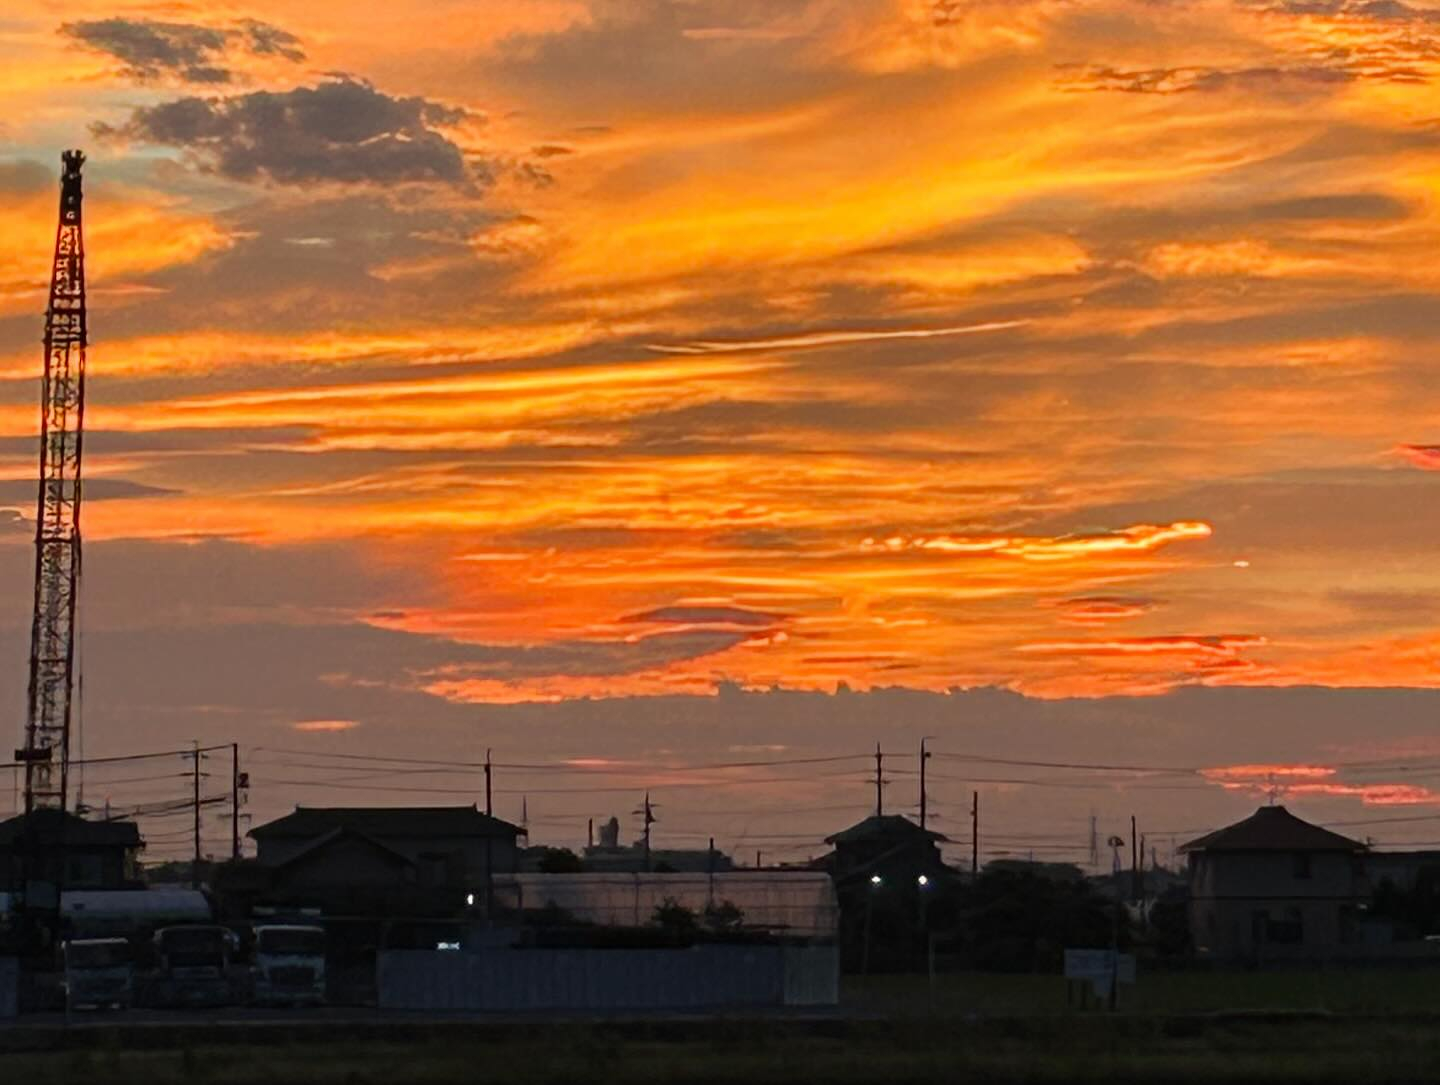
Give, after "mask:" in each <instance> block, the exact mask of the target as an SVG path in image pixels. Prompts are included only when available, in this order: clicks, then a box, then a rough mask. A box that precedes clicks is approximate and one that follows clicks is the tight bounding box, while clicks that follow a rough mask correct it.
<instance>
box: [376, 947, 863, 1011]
mask: <svg viewBox="0 0 1440 1085" xmlns="http://www.w3.org/2000/svg"><path fill="white" fill-rule="evenodd" d="M839 984H840V961H839V954H838V951H837V950H836V948H835V947H834V946H833V945H829V946H764V945H749V946H745V945H739V946H736V945H700V946H693V947H690V948H687V949H623V950H613V949H482V950H479V951H475V952H469V951H463V952H462V951H447V950H386V951H384V952H382V953H381V954H380V955H379V961H378V985H379V991H378V995H379V1003H380V1005H381V1006H382V1007H384V1008H386V1009H396V1010H494V1011H516V1010H656V1009H668V1010H704V1009H724V1008H738V1007H764V1006H833V1005H835V1004H836V1003H837V1002H838V1001H839Z"/></svg>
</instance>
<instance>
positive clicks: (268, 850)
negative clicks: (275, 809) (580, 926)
mask: <svg viewBox="0 0 1440 1085" xmlns="http://www.w3.org/2000/svg"><path fill="white" fill-rule="evenodd" d="M519 833H520V829H519V828H518V827H517V826H515V825H511V824H510V823H508V822H505V821H501V820H500V819H499V818H494V817H490V816H488V815H486V814H482V813H480V811H479V810H477V809H476V808H475V807H474V806H455V807H365V808H322V807H303V806H302V807H297V808H296V810H295V812H294V813H292V814H287V815H286V816H285V817H282V818H279V819H277V820H275V821H272V822H269V823H268V824H265V825H261V826H258V827H257V828H255V829H252V830H251V832H250V836H252V837H253V838H254V839H255V842H256V847H257V853H258V854H257V858H256V861H255V862H254V863H247V864H242V865H241V866H239V867H237V868H236V869H235V870H234V871H233V872H231V873H229V874H228V875H226V876H224V877H222V878H221V881H220V885H219V888H220V889H221V890H222V891H225V890H227V889H230V890H232V891H234V892H236V893H242V894H244V895H246V896H248V897H249V898H250V900H251V902H252V903H265V904H269V905H289V906H293V907H301V906H306V907H318V908H320V909H321V910H322V911H323V912H324V914H326V915H347V914H349V915H396V916H404V915H432V916H441V915H453V914H455V913H456V912H458V911H459V910H460V909H462V908H464V907H467V906H470V905H473V904H474V903H475V902H476V901H478V900H482V899H483V898H484V895H485V894H486V892H487V891H488V889H489V887H490V884H491V882H492V879H493V878H494V877H499V876H508V875H512V874H514V873H515V870H516V866H517V856H518V850H517V848H516V837H517V836H518V835H519Z"/></svg>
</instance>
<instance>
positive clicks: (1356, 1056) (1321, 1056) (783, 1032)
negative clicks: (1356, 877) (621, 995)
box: [0, 970, 1440, 1085]
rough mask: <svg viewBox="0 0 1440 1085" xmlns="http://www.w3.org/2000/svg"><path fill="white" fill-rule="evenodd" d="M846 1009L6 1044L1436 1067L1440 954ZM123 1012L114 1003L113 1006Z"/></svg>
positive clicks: (1167, 1072) (510, 1055)
mask: <svg viewBox="0 0 1440 1085" xmlns="http://www.w3.org/2000/svg"><path fill="white" fill-rule="evenodd" d="M845 988H846V989H845V1007H846V1009H847V1011H849V1012H848V1013H847V1014H846V1015H842V1016H839V1017H835V1018H818V1019H805V1020H784V1019H770V1020H728V1019H718V1020H703V1019H675V1020H669V1021H658V1022H640V1021H629V1022H623V1023H609V1024H605V1023H586V1022H557V1023H553V1024H537V1023H496V1022H486V1023H481V1024H475V1023H469V1024H466V1023H449V1024H443V1025H442V1024H430V1023H427V1021H426V1019H425V1018H423V1017H418V1016H417V1017H416V1018H415V1019H414V1020H413V1021H411V1022H407V1023H404V1024H402V1025H399V1026H394V1025H393V1024H392V1025H386V1026H383V1027H382V1026H379V1025H376V1026H370V1025H367V1024H365V1023H363V1022H354V1021H351V1022H348V1023H345V1022H342V1023H337V1024H336V1025H335V1026H334V1028H333V1029H332V1028H329V1027H324V1028H318V1029H317V1028H313V1027H312V1028H311V1029H310V1030H309V1031H308V1032H307V1033H304V1034H303V1035H302V1033H301V1032H298V1031H296V1032H293V1033H292V1032H288V1031H287V1030H285V1029H283V1028H282V1029H279V1030H271V1032H270V1033H269V1034H266V1033H265V1032H263V1031H262V1030H259V1029H248V1030H247V1029H239V1030H232V1031H230V1032H228V1033H225V1034H224V1035H223V1036H222V1035H221V1033H222V1032H223V1030H210V1031H206V1030H195V1031H182V1030H179V1029H175V1028H170V1027H165V1026H163V1025H162V1026H161V1027H158V1028H152V1027H148V1026H140V1027H138V1028H137V1027H133V1026H127V1033H126V1037H125V1039H124V1047H123V1048H122V1041H121V1037H120V1035H119V1033H118V1032H116V1031H114V1030H111V1029H107V1028H104V1027H101V1028H95V1029H86V1030H83V1031H82V1032H79V1033H69V1034H65V1035H63V1036H62V1037H61V1042H62V1043H64V1044H65V1045H68V1046H67V1048H66V1049H61V1050H51V1051H45V1052H31V1053H21V1052H18V1051H12V1052H11V1053H9V1054H6V1055H3V1056H0V1081H4V1082H10V1081H14V1082H16V1083H23V1085H61V1083H64V1085H72V1083H75V1085H80V1083H89V1082H97V1083H98V1082H104V1083H105V1085H170V1083H181V1082H183V1083H185V1085H197V1083H207V1085H208V1083H213V1085H286V1083H289V1082H305V1083H307V1085H308V1083H314V1085H401V1083H405V1082H419V1083H430V1085H441V1083H450V1082H485V1083H487V1085H512V1083H513V1085H525V1083H551V1082H557V1083H558V1082H571V1081H581V1080H585V1081H600V1082H606V1083H629V1082H636V1083H651V1082H655V1083H659V1082H667V1083H676V1085H692V1083H693V1085H701V1083H715V1085H719V1083H728V1082H737V1083H744V1085H789V1083H797V1082H810V1081H816V1082H826V1083H835V1085H849V1083H861V1082H864V1083H881V1082H884V1083H887V1085H890V1083H896V1085H903V1083H910V1082H914V1083H921V1082H949V1081H967V1080H968V1081H976V1082H1080V1081H1087V1082H1088V1081H1095V1082H1100V1081H1103V1082H1106V1083H1107V1085H1122V1083H1128V1082H1141V1081H1158V1082H1202V1081H1203V1082H1206V1083H1207V1085H1210V1083H1215V1082H1230V1081H1263V1082H1347V1083H1349V1082H1355V1083H1362V1082H1387V1083H1389V1082H1421V1081H1425V1082H1429V1081H1435V1080H1437V1079H1440V970H1424V971H1390V972H1379V971H1360V970H1337V971H1304V972H1300V971H1296V972H1266V973H1171V974H1163V973H1161V974H1151V975H1148V976H1146V975H1143V974H1142V976H1141V977H1140V982H1139V983H1138V984H1137V985H1136V986H1135V987H1133V988H1129V989H1127V994H1126V997H1125V999H1124V1002H1123V1004H1122V1009H1123V1010H1125V1011H1126V1012H1123V1013H1121V1014H1118V1015H1110V1014H1107V1013H1101V1012H1096V1011H1093V1010H1092V1011H1088V1012H1078V1011H1076V1010H1073V1009H1069V1008H1067V1006H1066V1001H1065V986H1064V981H1063V980H1061V979H1060V978H1059V977H1056V976H1002V975H975V974H968V975H954V976H942V977H940V978H939V980H938V982H937V984H936V990H935V992H934V996H933V998H932V996H931V993H930V991H929V985H928V984H927V983H926V982H925V980H924V979H923V978H917V977H895V976H886V977H868V978H860V977H851V978H848V979H847V981H846V985H845ZM117 1023H118V1021H117Z"/></svg>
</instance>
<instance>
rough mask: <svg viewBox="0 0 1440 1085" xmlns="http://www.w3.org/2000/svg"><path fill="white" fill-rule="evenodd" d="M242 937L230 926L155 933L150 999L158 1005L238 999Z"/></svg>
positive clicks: (168, 929)
mask: <svg viewBox="0 0 1440 1085" xmlns="http://www.w3.org/2000/svg"><path fill="white" fill-rule="evenodd" d="M239 944H240V943H239V939H238V938H236V937H235V933H234V932H233V931H231V930H230V929H229V928H227V927H217V926H209V925H200V924H195V925H186V926H181V927H161V928H160V929H159V930H157V931H156V932H155V937H154V954H155V962H154V964H155V967H154V972H153V974H152V976H151V981H150V999H149V1001H151V1002H152V1003H153V1004H154V1005H157V1006H223V1005H225V1004H227V1003H230V1002H233V1001H235V993H236V992H235V984H234V974H233V964H234V959H235V953H236V950H237V949H238V948H239Z"/></svg>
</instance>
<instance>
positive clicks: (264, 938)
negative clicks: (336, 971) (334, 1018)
mask: <svg viewBox="0 0 1440 1085" xmlns="http://www.w3.org/2000/svg"><path fill="white" fill-rule="evenodd" d="M250 976H251V998H252V999H253V1000H254V1001H255V1002H259V1003H266V1004H273V1005H282V1006H301V1005H310V1006H319V1005H323V1004H324V1002H325V931H324V929H323V928H321V927H308V926H301V925H299V924H290V923H273V924H264V925H261V926H258V927H256V928H255V960H254V965H253V966H252V968H251V971H250Z"/></svg>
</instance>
